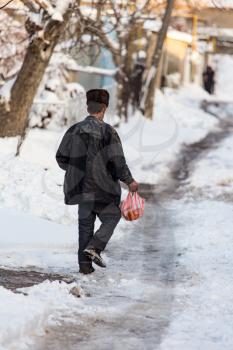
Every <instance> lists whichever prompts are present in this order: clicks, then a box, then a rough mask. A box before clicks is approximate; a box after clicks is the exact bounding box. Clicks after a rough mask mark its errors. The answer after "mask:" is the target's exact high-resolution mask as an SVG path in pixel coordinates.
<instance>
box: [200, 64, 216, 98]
mask: <svg viewBox="0 0 233 350" xmlns="http://www.w3.org/2000/svg"><path fill="white" fill-rule="evenodd" d="M214 76H215V72H214V70H213V69H212V67H211V66H207V67H206V70H205V71H204V72H203V86H204V89H205V90H206V91H207V92H208V93H209V94H213V93H214V84H215V80H214Z"/></svg>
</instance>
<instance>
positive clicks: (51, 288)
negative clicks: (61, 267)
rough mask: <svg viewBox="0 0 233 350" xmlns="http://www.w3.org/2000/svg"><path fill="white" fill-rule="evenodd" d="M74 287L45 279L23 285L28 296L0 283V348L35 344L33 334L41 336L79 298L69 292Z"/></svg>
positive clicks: (5, 348) (16, 347) (8, 349)
mask: <svg viewBox="0 0 233 350" xmlns="http://www.w3.org/2000/svg"><path fill="white" fill-rule="evenodd" d="M72 287H73V284H72V285H67V284H65V283H59V282H58V281H56V282H49V281H45V282H44V283H42V284H40V285H37V286H33V287H30V288H25V289H23V291H24V292H25V293H27V294H28V295H27V296H26V295H23V294H15V293H13V292H11V291H9V290H7V289H5V288H3V287H0V309H1V312H0V349H1V350H13V349H18V350H24V349H28V348H33V343H32V337H33V336H35V335H41V336H42V335H43V334H44V332H45V330H46V327H47V326H48V325H49V324H52V323H54V322H56V321H55V319H57V318H58V317H59V314H61V313H62V312H64V311H65V310H67V309H69V308H72V307H73V305H74V304H75V303H77V302H78V301H77V299H76V298H74V297H73V296H72V295H70V294H69V290H70V289H71V288H72Z"/></svg>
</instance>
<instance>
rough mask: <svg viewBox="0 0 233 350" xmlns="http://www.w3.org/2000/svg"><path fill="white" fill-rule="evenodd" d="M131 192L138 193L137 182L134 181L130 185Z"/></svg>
mask: <svg viewBox="0 0 233 350" xmlns="http://www.w3.org/2000/svg"><path fill="white" fill-rule="evenodd" d="M128 186H129V190H130V192H137V191H138V183H137V181H135V180H133V181H132V182H131V184H129V185H128Z"/></svg>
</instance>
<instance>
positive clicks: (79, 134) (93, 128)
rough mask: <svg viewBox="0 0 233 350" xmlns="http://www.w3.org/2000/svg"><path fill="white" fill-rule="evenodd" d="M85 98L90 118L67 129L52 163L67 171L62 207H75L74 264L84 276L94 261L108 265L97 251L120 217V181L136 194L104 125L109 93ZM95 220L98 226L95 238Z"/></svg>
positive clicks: (116, 143)
mask: <svg viewBox="0 0 233 350" xmlns="http://www.w3.org/2000/svg"><path fill="white" fill-rule="evenodd" d="M86 96H87V111H88V113H89V115H88V116H87V117H86V118H85V119H84V120H83V121H82V122H79V123H77V124H74V125H73V126H71V127H70V128H69V129H68V130H67V132H66V133H65V135H64V137H63V139H62V141H61V144H60V146H59V148H58V151H57V154H56V160H57V163H58V165H59V166H60V168H62V169H63V170H65V172H66V173H65V180H64V194H65V203H66V204H68V205H74V204H79V251H78V260H79V267H80V272H82V273H85V274H88V273H91V272H93V271H94V268H93V267H92V262H94V263H95V264H97V265H99V266H101V267H106V264H105V262H104V261H103V259H102V257H101V252H102V251H103V250H104V249H105V247H106V245H107V243H108V241H109V240H110V238H111V236H112V234H113V231H114V229H115V227H116V225H117V224H118V222H119V220H120V218H121V212H120V208H119V204H120V198H121V187H120V183H119V181H122V182H124V183H125V184H127V185H128V187H129V190H130V191H131V192H136V191H137V190H138V184H137V182H136V181H135V180H134V179H133V177H132V175H131V172H130V170H129V168H128V166H127V164H126V161H125V157H124V153H123V149H122V145H121V141H120V138H119V136H118V134H117V132H116V131H115V129H114V128H113V127H111V126H110V125H109V124H107V123H105V122H104V121H103V119H104V115H105V111H106V109H107V107H108V104H109V93H108V92H107V91H106V90H103V89H93V90H89V91H88V92H87V94H86ZM96 217H99V219H100V221H101V226H100V228H99V229H98V230H97V231H96V232H95V234H94V224H95V220H96Z"/></svg>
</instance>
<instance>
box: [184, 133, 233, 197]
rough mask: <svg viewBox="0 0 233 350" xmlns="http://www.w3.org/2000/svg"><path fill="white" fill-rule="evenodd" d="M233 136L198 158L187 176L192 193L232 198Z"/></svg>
mask: <svg viewBox="0 0 233 350" xmlns="http://www.w3.org/2000/svg"><path fill="white" fill-rule="evenodd" d="M232 154H233V136H230V137H228V138H226V139H225V140H224V141H222V142H221V144H220V145H219V146H218V148H217V149H214V150H212V151H210V152H209V153H208V154H207V155H205V158H203V159H202V160H200V161H199V162H198V163H197V164H196V166H195V168H194V171H193V173H192V175H191V176H190V178H189V189H190V190H191V192H192V193H194V194H195V193H196V194H201V195H205V196H207V197H209V198H218V197H219V198H224V199H232V198H233V164H232Z"/></svg>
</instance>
